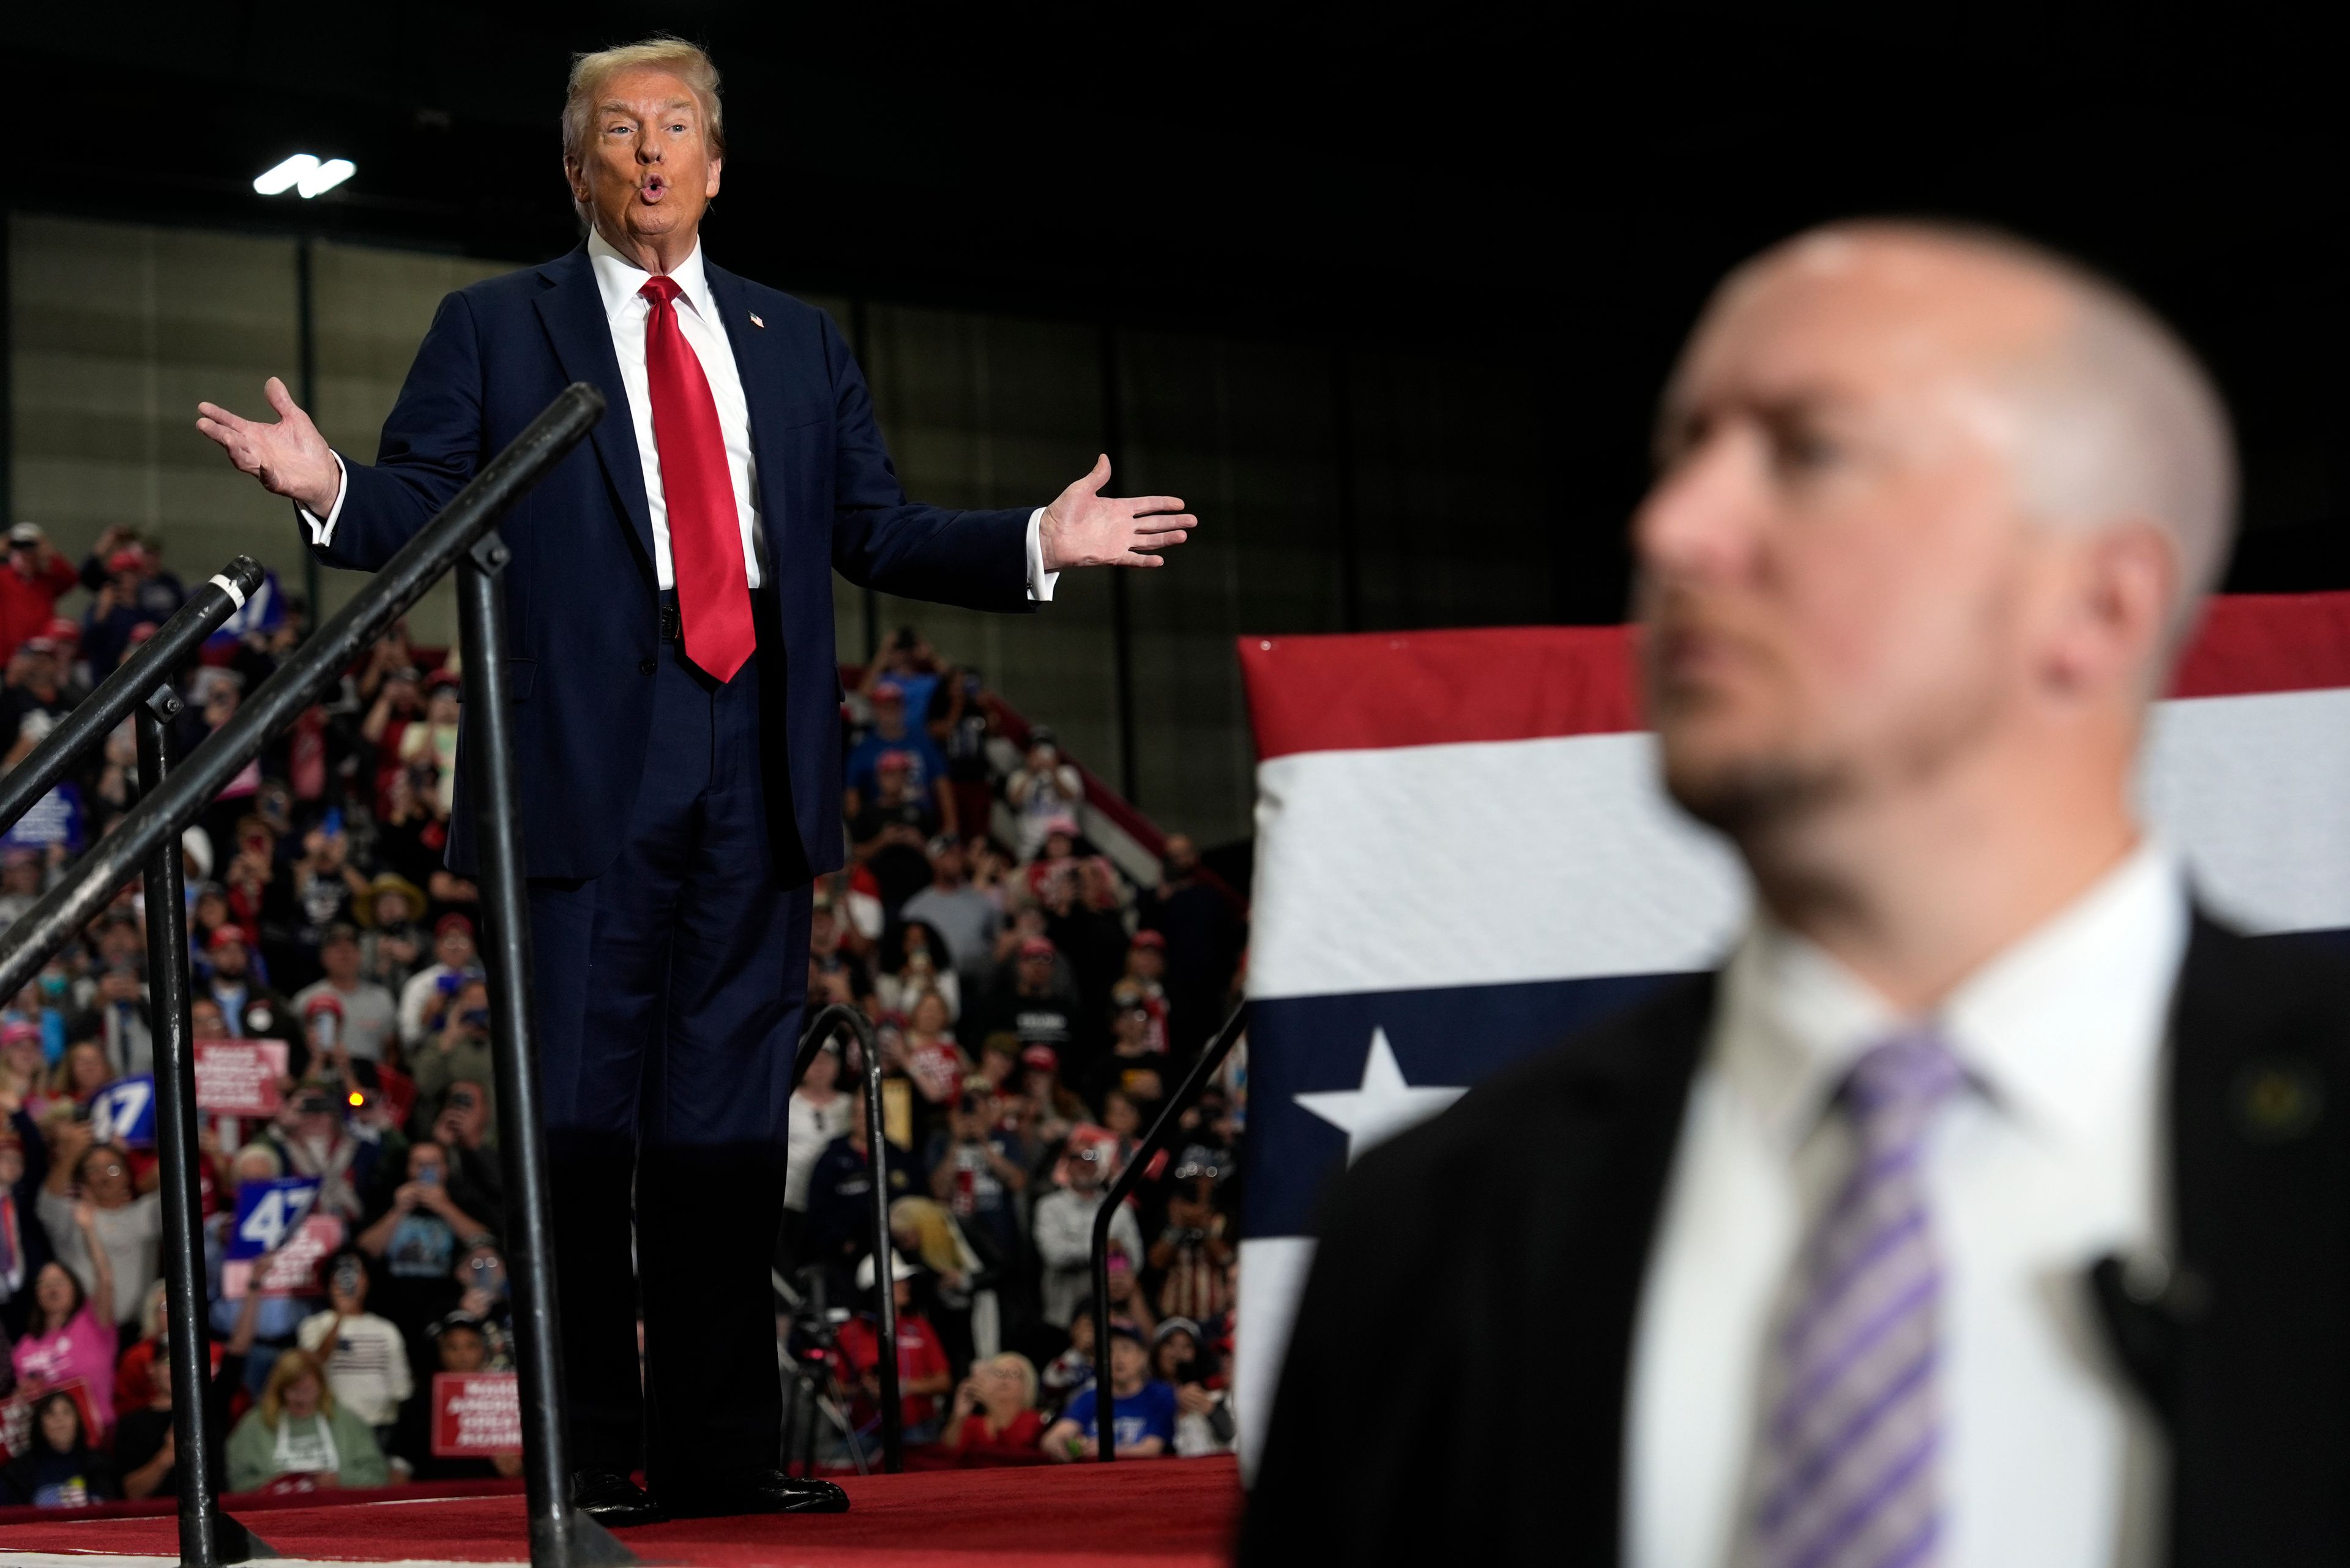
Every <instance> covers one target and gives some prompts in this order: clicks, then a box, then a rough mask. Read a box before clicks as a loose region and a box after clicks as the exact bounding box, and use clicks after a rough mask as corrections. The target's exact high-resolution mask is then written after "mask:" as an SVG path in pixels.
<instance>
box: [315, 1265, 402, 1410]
mask: <svg viewBox="0 0 2350 1568" xmlns="http://www.w3.org/2000/svg"><path fill="white" fill-rule="evenodd" d="M326 1280H327V1310H326V1311H324V1312H321V1313H317V1314H312V1315H311V1316H309V1317H307V1318H305V1319H304V1320H303V1321H302V1326H301V1327H300V1328H298V1329H296V1331H295V1334H294V1340H295V1343H296V1345H300V1346H301V1347H302V1348H303V1349H304V1350H307V1351H308V1352H310V1353H311V1354H312V1355H316V1356H317V1357H319V1359H320V1360H321V1361H322V1362H323V1364H324V1365H325V1366H326V1372H327V1387H328V1391H329V1392H330V1393H332V1394H333V1395H334V1397H335V1398H336V1400H337V1401H338V1403H340V1404H341V1405H342V1406H343V1407H344V1408H346V1409H348V1410H349V1411H350V1413H351V1414H352V1415H354V1416H356V1417H359V1419H360V1420H362V1421H365V1422H366V1423H367V1424H368V1425H369V1427H371V1428H374V1430H375V1435H376V1440H377V1442H378V1444H379V1445H380V1447H382V1448H383V1449H384V1450H385V1451H386V1452H390V1445H391V1433H392V1428H393V1426H394V1424H395V1423H396V1422H398V1420H399V1419H400V1404H401V1402H402V1401H404V1400H406V1399H407V1398H408V1397H409V1396H410V1395H411V1394H413V1393H414V1392H415V1391H416V1381H415V1378H414V1376H412V1375H411V1372H410V1371H409V1359H408V1343H407V1336H406V1335H405V1334H401V1333H400V1328H399V1326H398V1325H397V1324H394V1323H393V1322H392V1321H391V1320H390V1318H386V1317H380V1316H378V1315H377V1314H374V1313H371V1312H369V1311H368V1271H367V1257H366V1254H365V1253H363V1252H361V1251H358V1250H356V1249H346V1250H345V1251H340V1252H338V1253H336V1254H335V1255H334V1256H333V1257H332V1258H330V1259H328V1262H327V1268H326Z"/></svg>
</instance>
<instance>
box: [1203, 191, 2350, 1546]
mask: <svg viewBox="0 0 2350 1568" xmlns="http://www.w3.org/2000/svg"><path fill="white" fill-rule="evenodd" d="M2234 492H2235V478H2234V459H2233V455H2232V450H2231V442H2230V435H2229V431H2228V425H2227V419H2226V414H2225V411H2224V410H2223V409H2222V408H2221V406H2220V400H2219V399H2218V397H2217V396H2216V394H2215V393H2214V392H2213V390H2212V389H2211V386H2210V382H2209V380H2208V379H2207V378H2206V377H2205V376H2204V374H2203V373H2202V371H2201V370H2200V369H2199V367H2198V366H2197V364H2196V363H2195V361H2194V359H2193V358H2192V357H2191V356H2190V355H2189V352H2188V351H2187V350H2186V349H2185V348H2183V347H2182V346H2181V345H2180V344H2179V342H2178V339H2177V338H2176V337H2173V336H2172V334H2171V333H2170V332H2169V331H2168V329H2167V328H2166V327H2164V326H2163V325H2162V324H2161V323H2160V322H2159V321H2158V320H2157V319H2156V318H2155V317H2153V316H2152V315H2151V314H2149V313H2148V312H2147V310H2146V309H2145V308H2144V307H2143V306H2140V305H2138V304H2137V303H2136V302H2135V301H2133V300H2132V299H2130V298H2129V297H2127V296H2126V295H2124V294H2123V293H2122V292H2121V291H2119V290H2118V289H2116V287H2114V286H2112V285H2111V284H2109V283H2107V282H2106V281H2104V280H2102V279H2100V278H2098V277H2095V276H2094V275H2090V274H2089V273H2087V272H2085V270H2084V269H2082V268H2080V267H2078V266H2076V265H2073V264H2071V263H2069V262H2066V261H2064V260H2063V259H2061V258H2059V257H2056V256H2054V255H2051V254H2046V253H2043V252H2042V251H2039V250H2037V249H2035V248H2033V247H2032V246H2029V245H2027V244H2022V243H2021V242H2018V241H2014V240H2011V239H2008V238H2005V237H2002V236H1998V235H1993V234H1976V233H1970V232H1965V231H1958V230H1948V229H1939V228H1934V227H1926V226H1916V225H1898V224H1886V223H1860V224H1849V225H1842V226H1837V227H1834V228H1830V229H1825V230H1822V231H1818V232H1815V233H1813V234H1805V235H1804V236H1801V237H1799V238H1797V239H1795V240H1794V241H1792V242H1789V243H1788V244H1783V245H1782V246H1780V247H1778V248H1777V249H1774V250H1773V251H1771V252H1769V253H1767V254H1764V255H1763V256H1762V257H1761V258H1759V259H1758V260H1756V261H1755V262H1753V263H1752V264H1750V265H1748V266H1746V267H1744V268H1743V269H1742V270H1741V271H1740V272H1738V273H1737V274H1735V275H1733V276H1732V277H1731V279H1730V280H1729V281H1728V282H1727V283H1726V284H1724V285H1723V286H1722V287H1721V290H1720V291H1719V293H1718V294H1717V295H1716V296H1715V298H1714V299H1713V301H1712V302H1711V305H1710V306H1709V307H1708V309H1707V311H1706V313H1705V315H1704V317H1703V318H1702V320H1701V321H1700V324H1699V327H1698V328H1697V331H1696V332H1695V334H1694V335H1693V336H1692V337H1691V339H1690V344H1689V346H1688V348H1687V349H1686V351H1685V353H1684V355H1683V357H1682V359H1681V362H1680V364H1679V368H1678V370H1677V372H1676V374H1675V376H1674V378H1673V379H1672V382H1671V385H1670V388H1669V392H1668V394H1667V397H1666V399H1665V405H1664V409H1663V411H1662V418H1661V420H1660V422H1659V474H1658V478H1657V481H1656V483H1655V486H1654V488H1653V489H1652V490H1651V492H1650V493H1649V495H1648V500H1647V501H1646V503H1645V504H1643V505H1642V507H1641V509H1640V512H1639V514H1638V518H1637V520H1636V522H1635V524H1634V531H1633V532H1634V539H1635V544H1636V549H1637V554H1638V568H1639V570H1638V589H1637V595H1638V614H1639V618H1640V621H1641V624H1642V628H1643V631H1644V636H1643V638H1642V657H1643V660H1644V670H1643V675H1644V680H1645V683H1646V687H1647V696H1648V704H1649V710H1650V712H1651V715H1652V717H1653V719H1654V721H1655V723H1656V727H1657V731H1658V735H1659V750H1660V753H1661V757H1662V762H1663V768H1664V775H1665V782H1666V784H1667V785H1668V787H1669V789H1670V791H1671V793H1672V794H1673V796H1674V797H1675V798H1676V799H1677V800H1678V801H1679V802H1680V804H1681V805H1683V807H1684V808H1686V809H1687V810H1689V811H1690V812H1691V813H1692V814H1693V815H1697V816H1698V817H1700V818H1701V819H1702V820H1704V821H1706V822H1708V823H1710V824H1711V825H1713V826H1716V827H1718V828H1720V829H1721V831H1722V832H1723V833H1725V834H1726V835H1727V836H1729V837H1730V838H1731V841H1732V842H1733V843H1734V844H1735V846H1737V848H1738V850H1739V852H1740V854H1741V855H1742V857H1743V859H1744V861H1745V864H1746V866H1747V868H1748V870H1749V871H1750V873H1751V874H1752V881H1753V885H1754V888H1755V893H1756V908H1755V911H1754V914H1753V917H1752V923H1751V926H1750V929H1748V931H1747V934H1746V936H1745V938H1744V939H1743V940H1742V942H1741V943H1740V945H1739V946H1738V948H1737V949H1736V950H1735V951H1734V952H1733V953H1732V954H1731V957H1730V959H1729V960H1728V961H1727V962H1726V964H1725V965H1724V967H1723V968H1722V969H1721V971H1719V972H1717V973H1715V974H1712V975H1709V976H1706V977H1703V978H1701V979H1700V980H1697V981H1690V982H1688V983H1685V984H1680V985H1677V986H1674V987H1672V988H1670V989H1669V990H1667V991H1665V992H1662V993H1661V994H1659V996H1658V997H1657V998H1656V999H1655V1000H1654V1001H1653V1002H1651V1003H1649V1004H1648V1005H1647V1006H1645V1007H1644V1008H1642V1009H1640V1010H1639V1011H1638V1012H1634V1013H1632V1014H1630V1015H1628V1016H1627V1017H1625V1018H1623V1019H1621V1020H1619V1021H1617V1022H1616V1023H1613V1024H1610V1025H1607V1026H1604V1027H1602V1028H1601V1029H1599V1030H1598V1031H1596V1032H1595V1033H1590V1034H1587V1035H1585V1036H1583V1037H1581V1038H1578V1039H1575V1040H1574V1041H1571V1042H1569V1043H1568V1044H1565V1045H1563V1046H1561V1047H1560V1048H1558V1049H1557V1050H1555V1051H1554V1052H1552V1053H1549V1054H1546V1055H1544V1056H1543V1057H1541V1058H1539V1059H1537V1060H1536V1061H1534V1062H1532V1063H1529V1064H1525V1065H1523V1067H1521V1068H1518V1069H1515V1070H1513V1072H1512V1073H1511V1074H1509V1075H1505V1076H1504V1077H1503V1079H1500V1080H1496V1081H1492V1082H1488V1083H1487V1084H1485V1085H1482V1087H1480V1088H1478V1089H1476V1090H1473V1091H1471V1093H1470V1094H1469V1095H1468V1096H1465V1097H1464V1098H1463V1099H1461V1101H1460V1102H1459V1103H1458V1104H1457V1105H1456V1106H1455V1107H1454V1108H1453V1109H1452V1110H1451V1111H1450V1112H1448V1113H1447V1114H1446V1115H1444V1116H1441V1117H1440V1118H1438V1119H1437V1120H1435V1121H1433V1122H1430V1123H1429V1124H1427V1125H1425V1126H1423V1127H1420V1128H1419V1129H1417V1130H1415V1131H1413V1132H1411V1133H1408V1134H1406V1135H1404V1136H1402V1137H1399V1138H1397V1139H1395V1140H1394V1141H1393V1142H1391V1143H1389V1144H1388V1145H1386V1146H1384V1147H1381V1148H1379V1149H1378V1150H1376V1151H1374V1152H1372V1153H1371V1154H1369V1155H1367V1156H1366V1157H1365V1158H1364V1159H1363V1160H1362V1161H1361V1162H1360V1163H1359V1164H1357V1166H1355V1167H1354V1168H1353V1169H1352V1170H1351V1171H1350V1172H1349V1173H1348V1175H1347V1178H1346V1179H1345V1180H1344V1182H1343V1183H1342V1185H1341V1186H1340V1188H1339V1189H1338V1191H1337V1192H1336V1195H1335V1197H1334V1199H1333V1201H1332V1204H1331V1206H1330V1209H1329V1210H1328V1213H1327V1215H1326V1219H1325V1222H1324V1225H1323V1229H1322V1240H1321V1244H1320V1250H1319V1251H1318V1253H1317V1256H1316V1259H1315V1266H1314V1272H1313V1275H1312V1278H1311V1281H1310V1282H1309V1284H1308V1286H1307V1289H1306V1292H1305V1300H1304V1303H1303V1306H1302V1310H1301V1313H1300V1316H1299V1318H1298V1322H1297V1325H1296V1329H1295V1337H1294V1339H1293V1341H1292V1345H1291V1349H1290V1352H1289V1357H1288V1362H1287V1365H1286V1366H1285V1368H1284V1375H1283V1378H1282V1383H1281V1386H1280V1390H1279V1394H1278V1397H1277V1399H1276V1402H1275V1409H1274V1417H1273V1421H1272V1427H1271V1431H1270V1435H1269V1438H1268V1439H1267V1446H1266V1449H1265V1452H1264V1454H1263V1459H1262V1463H1261V1465H1260V1467H1259V1469H1258V1473H1257V1480H1256V1485H1255V1488H1254V1491H1253V1496H1252V1499H1251V1503H1250V1511H1249V1517H1248V1521H1247V1525H1246V1528H1245V1530H1244V1532H1243V1547H1242V1552H1241V1557H1242V1561H1243V1563H1249V1564H1271V1563H1291V1562H1301V1561H1307V1560H1312V1561H1315V1562H1329V1561H1341V1562H1351V1563H1368V1562H1393V1563H1426V1562H1435V1561H1448V1562H1509V1563H1532V1562H1544V1563H1595V1564H1596V1563H1611V1562H1622V1563H1630V1564H1635V1565H1637V1568H1717V1565H1729V1564H1740V1565H1752V1568H1918V1565H1922V1564H1940V1565H1945V1568H1949V1565H1960V1564H1962V1565H1965V1568H1991V1565H1993V1564H1996V1565H1998V1568H2028V1565H2034V1564H2047V1565H2050V1568H2056V1565H2060V1564H2061V1565H2064V1568H2086V1565H2091V1564H2095V1565H2100V1568H2103V1565H2106V1564H2117V1563H2118V1564H2140V1563H2223V1562H2224V1563H2262V1564H2283V1563H2320V1562H2324V1563H2341V1562H2345V1561H2350V1136H2345V1132H2344V1131H2343V1130H2341V1129H2342V1127H2343V1123H2342V1118H2339V1117H2331V1118H2329V1117H2327V1116H2324V1114H2323V1113H2324V1107H2325V1106H2326V1103H2327V1098H2328V1096H2326V1095H2325V1092H2324V1090H2325V1085H2327V1083H2328V1082H2329V1081H2332V1082H2344V1081H2345V1068H2350V1029H2345V1019H2346V1018H2350V984H2345V981H2344V979H2343V978H2342V976H2341V975H2340V973H2339V971H2338V966H2328V965H2325V964H2323V963H2321V962H2319V961H2317V960H2315V959H2314V958H2313V957H2311V956H2309V955H2308V954H2306V953H2305V952H2304V951H2303V950H2297V949H2290V948H2286V947H2282V946H2280V945H2277V944H2274V943H2263V942H2256V941H2253V940H2249V939H2246V938H2243V937H2241V936H2237V935H2234V934H2231V933H2230V932H2228V931H2225V930H2223V929H2221V928H2220V927H2219V926H2217V925H2216V924H2213V923H2212V922H2211V921H2210V920H2209V919H2205V918H2203V917H2202V916H2201V915H2200V914H2199V913H2198V912H2197V910H2196V909H2195V908H2194V906H2193V904H2192V902H2191V900H2190V897H2189V890H2188V888H2187V884H2186V879H2185V877H2184V875H2183V873H2182V871H2181V869H2180V867H2179V865H2178V861H2177V860H2176V858H2175V857H2174V856H2173V854H2172V853H2171V851H2170V850H2169V849H2168V848H2167V847H2165V846H2163V845H2162V844H2161V843H2160V842H2158V840H2155V839H2153V838H2151V837H2150V836H2148V835H2147V833H2146V832H2145V831H2144V830H2143V829H2142V827H2141V826H2140V825H2139V824H2138V822H2137V818H2136V815H2135V814H2134V811H2133V807H2132V803H2131V798H2130V781H2131V774H2132V768H2133V763H2134V759H2135V758H2136V755H2137V749H2138V746H2139V743H2140V742H2141V739H2142V737H2143V735H2144V732H2145V728H2146V722H2147V711H2148V706H2149V704H2150V702H2151V701H2152V700H2153V699H2154V697H2155V696H2156V695H2157V694H2158V692H2159V691H2160V690H2161V689H2162V687H2163V684H2164V680H2165V678H2166V675H2167V673H2168V668H2169V665H2170V661H2171V659H2172V657H2173V655H2174V653H2175V652H2176V650H2177V649H2178V647H2179V645H2180V643H2181V642H2182V640H2183V639H2184V637H2185V635H2186V633H2187V632H2188V631H2189V629H2190V628H2191V626H2192V624H2193V622H2194V620H2195V617H2196V611H2197V607H2198V605H2199V600H2200V599H2201V597H2203V596H2204V595H2205V594H2206V593H2207V592H2208V591H2209V590H2210V587H2211V586H2212V584H2213V582H2214V581H2215V579H2216V578H2217V576H2218V574H2219V572H2220V567H2221V565H2222V563H2223V561H2224V560H2225V557H2226V556H2227V553H2228V545H2229V539H2230V526H2231V515H2232V510H2233V504H2234ZM1464 1200H1466V1201H1464ZM1366 1303H1374V1304H1377V1305H1378V1306H1382V1307H1392V1308H1395V1309H1397V1310H1399V1311H1401V1312H1404V1313H1405V1314H1408V1315H1407V1318H1406V1321H1409V1323H1410V1324H1411V1325H1412V1327H1413V1329H1414V1330H1415V1331H1416V1332H1417V1333H1418V1334H1419V1337H1420V1339H1421V1341H1422V1342H1423V1343H1426V1344H1429V1345H1437V1346H1442V1347H1444V1348H1443V1350H1442V1351H1441V1353H1437V1354H1430V1355H1425V1356H1420V1357H1416V1358H1401V1359H1399V1358H1398V1357H1397V1356H1396V1355H1394V1354H1393V1334H1394V1332H1395V1324H1396V1322H1397V1319H1396V1316H1395V1315H1394V1314H1393V1313H1390V1312H1384V1311H1380V1312H1365V1311H1363V1310H1362V1309H1363V1307H1364V1305H1365V1304H1366ZM1526 1303H1534V1304H1535V1307H1536V1311H1535V1312H1534V1314H1532V1315H1531V1316H1530V1315H1529V1314H1528V1313H1527V1312H1526V1310H1525V1304H1526Z"/></svg>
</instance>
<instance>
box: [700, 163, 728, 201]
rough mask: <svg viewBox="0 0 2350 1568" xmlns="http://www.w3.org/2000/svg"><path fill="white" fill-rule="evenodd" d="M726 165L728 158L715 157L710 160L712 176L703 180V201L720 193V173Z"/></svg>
mask: <svg viewBox="0 0 2350 1568" xmlns="http://www.w3.org/2000/svg"><path fill="white" fill-rule="evenodd" d="M725 166H726V160H725V159H723V158H713V159H712V160H711V161H710V176H709V178H708V179H706V180H704V181H703V182H702V200H703V201H705V202H706V201H709V200H710V199H711V198H712V197H713V196H715V195H717V194H718V175H719V172H720V171H721V170H723V169H724V168H725Z"/></svg>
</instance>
